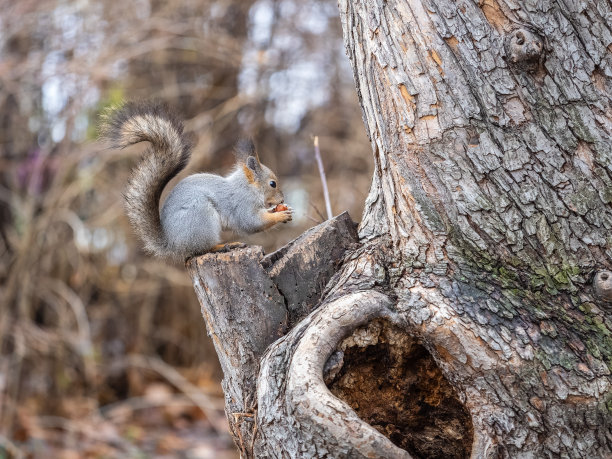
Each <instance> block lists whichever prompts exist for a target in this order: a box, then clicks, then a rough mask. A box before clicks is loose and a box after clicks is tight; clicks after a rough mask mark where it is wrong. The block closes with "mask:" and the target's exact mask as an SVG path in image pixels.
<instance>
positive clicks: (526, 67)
mask: <svg viewBox="0 0 612 459" xmlns="http://www.w3.org/2000/svg"><path fill="white" fill-rule="evenodd" d="M505 45H506V54H507V56H508V62H509V63H510V65H511V66H512V67H514V68H516V69H518V70H521V71H529V72H531V71H534V70H536V69H537V67H538V65H539V64H540V62H541V59H542V57H543V55H544V54H543V51H544V40H543V39H542V37H540V36H539V35H538V34H537V33H535V32H533V31H531V30H529V29H527V28H525V27H522V28H519V29H515V30H513V31H512V32H510V33H509V34H508V35H507V36H506V40H505Z"/></svg>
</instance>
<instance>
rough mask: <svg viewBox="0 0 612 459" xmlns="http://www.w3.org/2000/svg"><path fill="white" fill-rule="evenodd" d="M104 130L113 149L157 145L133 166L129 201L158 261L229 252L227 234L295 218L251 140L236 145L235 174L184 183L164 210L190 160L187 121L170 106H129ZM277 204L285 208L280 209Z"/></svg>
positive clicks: (109, 116) (111, 115) (110, 117)
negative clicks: (225, 241) (174, 181)
mask: <svg viewBox="0 0 612 459" xmlns="http://www.w3.org/2000/svg"><path fill="white" fill-rule="evenodd" d="M101 131H102V132H101V133H102V137H103V138H106V139H107V140H108V141H110V143H111V145H112V147H113V148H125V147H127V146H129V145H132V144H136V143H139V142H143V141H148V142H149V143H150V144H151V145H150V147H149V148H148V149H147V150H146V151H145V153H144V155H143V157H142V159H141V160H140V162H138V164H137V165H136V167H135V168H134V169H133V171H132V173H131V176H130V178H129V181H128V185H127V189H126V191H125V193H124V197H125V209H126V213H127V216H128V218H129V221H130V223H131V225H132V227H133V228H134V230H135V232H136V233H137V234H138V236H139V237H140V238H141V239H142V241H143V242H144V247H145V250H146V251H147V252H149V253H151V254H153V255H155V256H158V257H163V258H171V257H184V258H185V259H186V258H189V257H192V256H195V255H201V254H203V253H206V252H211V251H215V250H219V249H220V248H222V247H223V244H221V232H222V231H224V230H230V231H234V232H236V233H239V234H251V233H256V232H259V231H263V230H266V229H268V228H271V227H272V226H274V225H276V224H277V223H281V222H282V223H285V222H288V221H291V219H292V213H293V210H292V209H291V208H290V207H288V206H284V205H283V206H278V205H279V204H283V203H284V197H283V193H282V191H281V189H280V187H279V183H278V179H277V178H276V175H274V173H273V172H272V171H271V170H270V169H269V168H268V167H266V166H264V165H263V164H261V163H260V162H259V157H258V155H257V152H256V150H255V145H254V144H253V142H252V141H251V140H241V141H239V142H238V143H237V145H236V148H235V154H236V165H235V167H234V169H233V171H232V172H231V173H230V174H229V175H227V176H225V177H222V176H219V175H215V174H208V173H200V174H193V175H190V176H188V177H186V178H184V179H182V180H181V181H180V182H179V183H178V184H177V185H176V186H175V187H174V188H173V189H172V190H171V191H170V193H169V194H168V197H167V198H166V200H165V202H164V204H163V206H162V209H161V213H160V211H159V201H160V197H161V194H162V191H163V189H164V188H165V186H166V185H167V184H168V182H169V181H170V180H171V179H172V178H173V177H174V176H175V175H176V174H178V173H179V172H180V171H181V170H182V169H184V168H185V166H186V165H187V163H188V162H189V158H190V156H191V148H192V147H191V143H190V142H189V141H188V140H187V138H186V136H185V134H184V133H183V123H182V121H181V120H180V119H179V118H178V117H177V116H176V115H175V114H174V113H172V112H171V111H170V110H168V108H167V107H166V106H165V105H161V104H149V103H135V102H130V103H127V104H125V105H123V106H122V107H120V108H118V109H115V110H111V111H109V112H107V113H106V114H105V115H104V119H103V124H102V130H101ZM275 206H277V207H276V208H275ZM278 207H280V208H282V209H286V210H280V211H275V210H277V209H278Z"/></svg>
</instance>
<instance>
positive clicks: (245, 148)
mask: <svg viewBox="0 0 612 459" xmlns="http://www.w3.org/2000/svg"><path fill="white" fill-rule="evenodd" d="M234 153H235V154H236V159H237V160H238V161H240V162H243V163H246V161H247V158H248V157H249V156H255V157H257V152H256V150H255V144H254V143H253V141H252V140H251V139H240V140H238V142H236V146H235V147H234Z"/></svg>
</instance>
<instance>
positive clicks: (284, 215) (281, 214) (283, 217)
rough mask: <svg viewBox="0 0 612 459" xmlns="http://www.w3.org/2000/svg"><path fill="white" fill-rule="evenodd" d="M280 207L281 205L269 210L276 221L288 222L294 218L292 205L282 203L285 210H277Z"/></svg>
mask: <svg viewBox="0 0 612 459" xmlns="http://www.w3.org/2000/svg"><path fill="white" fill-rule="evenodd" d="M278 207H280V205H279V206H275V207H272V208H271V209H269V210H268V212H269V213H270V216H271V217H272V218H273V219H274V222H275V223H287V222H290V221H291V220H293V209H292V208H291V207H289V206H286V205H282V207H283V208H284V209H283V210H276V209H277V208H278Z"/></svg>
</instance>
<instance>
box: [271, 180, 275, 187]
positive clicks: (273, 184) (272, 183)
mask: <svg viewBox="0 0 612 459" xmlns="http://www.w3.org/2000/svg"><path fill="white" fill-rule="evenodd" d="M270 186H271V187H272V188H276V182H275V181H274V180H270Z"/></svg>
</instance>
